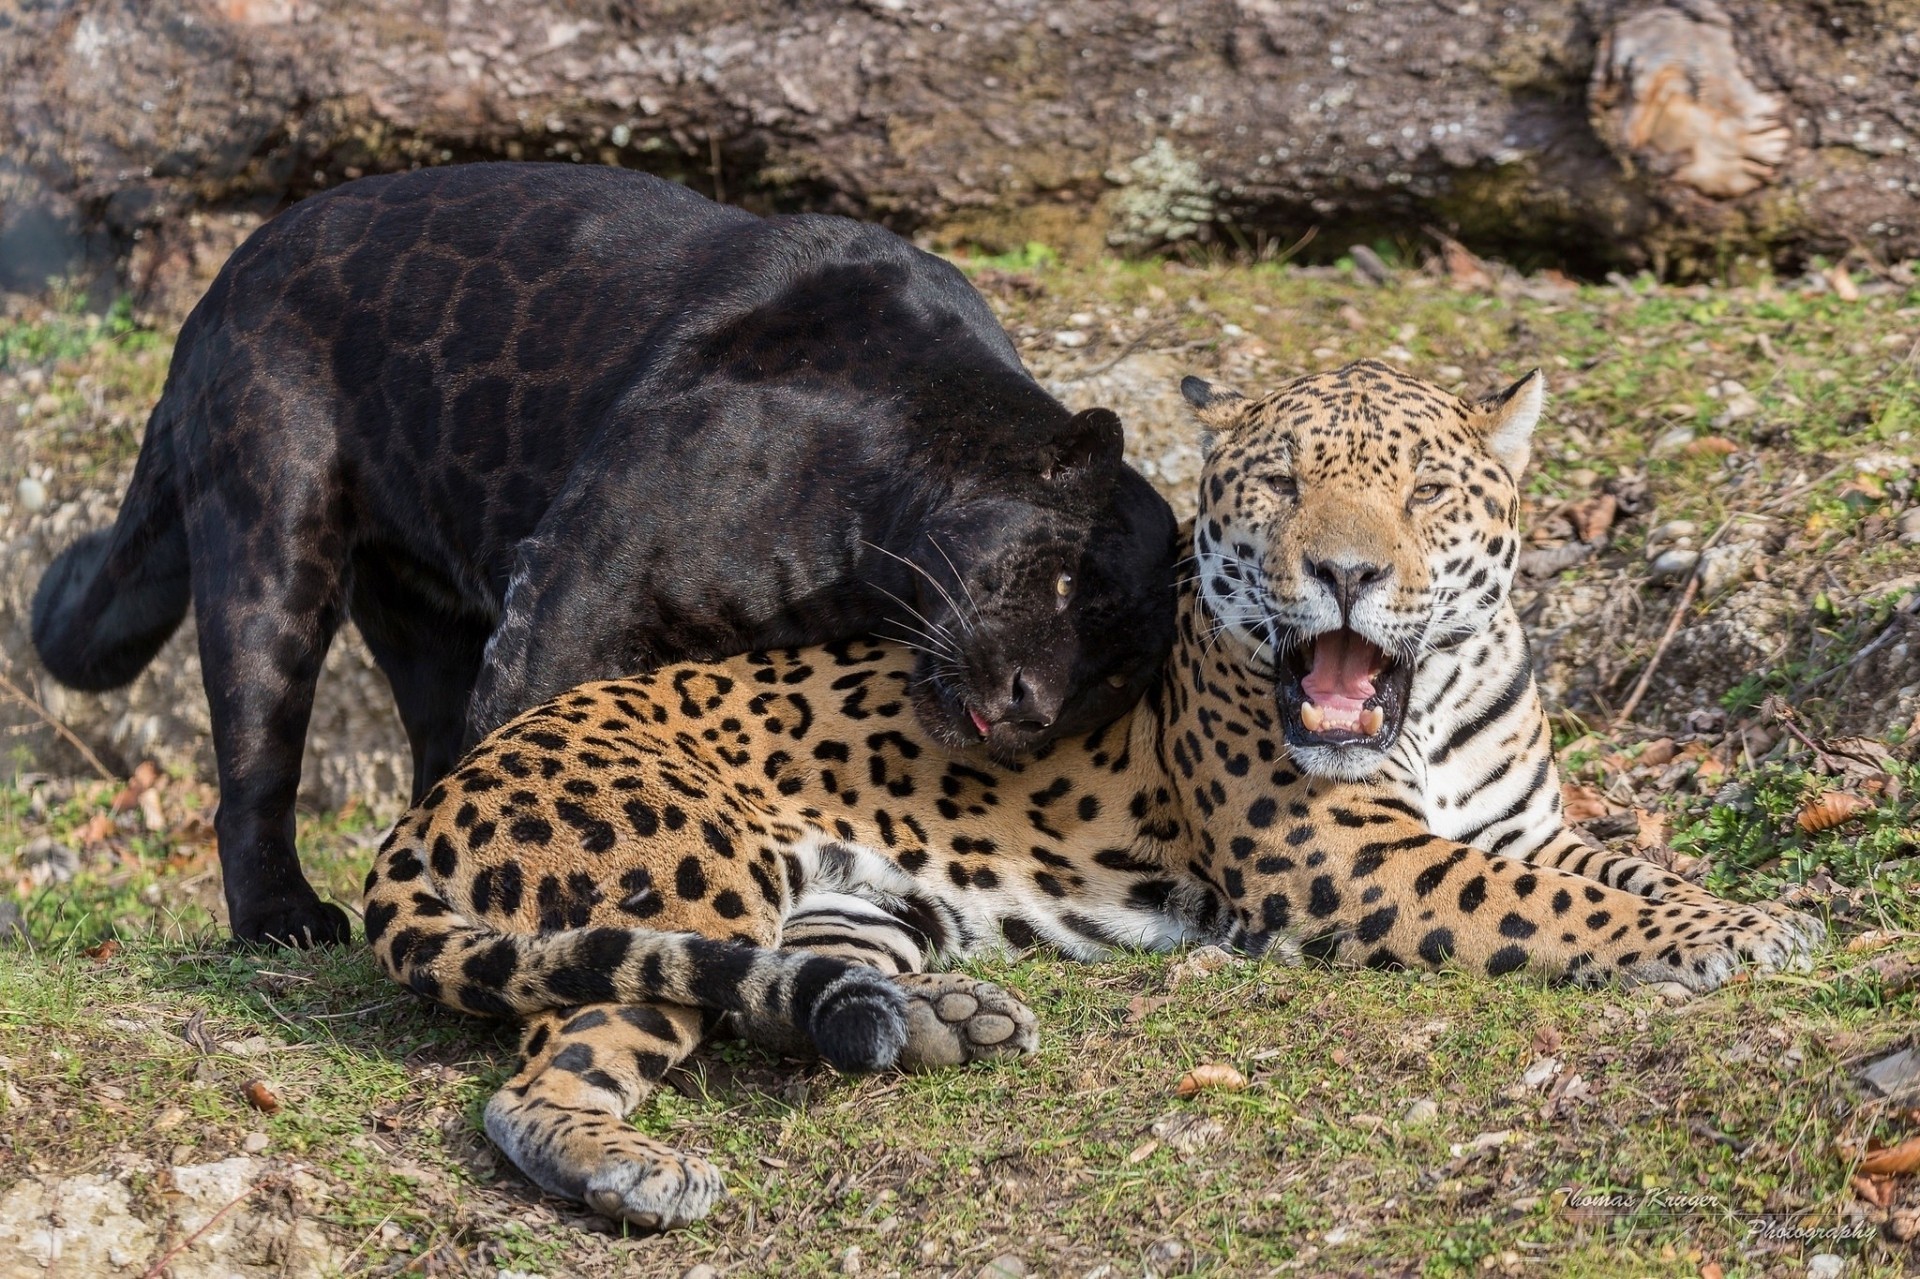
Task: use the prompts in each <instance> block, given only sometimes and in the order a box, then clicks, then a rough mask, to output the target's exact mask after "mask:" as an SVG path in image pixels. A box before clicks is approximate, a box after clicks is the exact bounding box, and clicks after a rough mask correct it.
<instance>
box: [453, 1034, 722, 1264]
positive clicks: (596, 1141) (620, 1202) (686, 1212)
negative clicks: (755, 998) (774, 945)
mask: <svg viewBox="0 0 1920 1279" xmlns="http://www.w3.org/2000/svg"><path fill="white" fill-rule="evenodd" d="M703 1033H704V1028H703V1026H702V1024H701V1014H700V1013H699V1012H697V1011H696V1010H694V1009H691V1008H682V1007H679V1006H677V1005H673V1004H589V1005H587V1006H586V1007H583V1008H573V1009H568V1010H566V1011H565V1012H555V1013H543V1014H540V1015H538V1016H536V1017H534V1018H532V1019H531V1020H530V1021H529V1022H528V1024H527V1034H526V1039H525V1040H524V1049H523V1050H524V1053H525V1061H524V1063H523V1064H522V1065H521V1067H520V1071H519V1073H518V1074H516V1075H515V1076H514V1077H513V1078H512V1079H510V1080H508V1081H507V1084H506V1086H505V1087H504V1088H502V1089H501V1090H500V1091H499V1092H498V1093H495V1094H494V1096H493V1100H491V1101H489V1102H488V1103H487V1112H486V1126H487V1135H488V1136H489V1137H491V1138H493V1140H494V1144H496V1145H497V1146H499V1147H500V1149H501V1150H502V1151H504V1152H506V1155H507V1157H508V1158H509V1159H511V1160H513V1162H514V1165H515V1166H516V1167H517V1168H519V1169H520V1171H521V1172H524V1173H525V1174H526V1175H527V1176H528V1177H530V1178H532V1179H533V1180H534V1181H535V1182H537V1183H538V1184H539V1185H540V1187H541V1188H542V1189H543V1190H547V1191H549V1192H551V1193H553V1194H556V1195H562V1196H564V1197H566V1198H569V1199H578V1200H584V1201H585V1202H586V1204H587V1205H588V1206H589V1207H591V1208H593V1209H594V1210H596V1211H598V1212H603V1213H605V1214H606V1215H607V1216H609V1217H616V1218H619V1219H620V1220H623V1221H628V1222H631V1223H633V1224H634V1225H636V1226H639V1227H641V1228H642V1229H646V1230H669V1229H672V1228H674V1227H676V1226H683V1225H685V1224H686V1223H688V1222H690V1221H697V1220H699V1219H700V1218H701V1217H704V1216H706V1215H707V1212H708V1211H709V1210H710V1209H711V1208H712V1207H713V1205H714V1203H715V1201H716V1200H718V1199H719V1198H720V1196H721V1195H722V1194H724V1193H725V1187H724V1186H723V1184H722V1183H721V1179H720V1172H719V1170H718V1169H717V1168H715V1167H714V1166H713V1165H712V1164H710V1163H708V1162H707V1161H706V1160H705V1159H702V1158H700V1157H699V1156H698V1155H689V1154H685V1153H683V1152H681V1151H678V1150H675V1149H673V1148H672V1147H671V1146H667V1145H664V1144H662V1143H660V1142H658V1141H655V1140H654V1139H653V1138H651V1137H648V1136H646V1135H645V1134H644V1133H640V1132H637V1131H635V1130H634V1129H633V1127H632V1126H630V1125H629V1124H628V1123H627V1122H626V1116H627V1115H628V1114H629V1113H630V1112H631V1111H632V1110H633V1108H634V1107H635V1106H637V1105H639V1104H640V1102H641V1101H642V1100H644V1099H645V1098H646V1096H647V1095H648V1094H649V1093H651V1092H652V1091H653V1089H654V1087H655V1085H657V1084H658V1083H659V1082H660V1078H661V1076H662V1075H664V1074H666V1072H667V1070H668V1069H669V1068H671V1067H672V1066H673V1065H674V1064H675V1063H677V1062H679V1061H681V1060H682V1059H684V1058H685V1057H686V1055H687V1054H688V1053H690V1052H692V1051H693V1050H694V1048H695V1046H697V1045H698V1044H699V1042H700V1039H701V1037H702V1035H703Z"/></svg>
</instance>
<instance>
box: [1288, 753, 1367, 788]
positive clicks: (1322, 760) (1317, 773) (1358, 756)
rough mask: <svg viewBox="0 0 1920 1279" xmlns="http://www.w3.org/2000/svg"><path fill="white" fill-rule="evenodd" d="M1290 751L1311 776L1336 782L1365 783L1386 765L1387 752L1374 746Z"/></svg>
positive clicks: (1294, 759)
mask: <svg viewBox="0 0 1920 1279" xmlns="http://www.w3.org/2000/svg"><path fill="white" fill-rule="evenodd" d="M1287 753H1288V754H1289V755H1291V756H1293V762H1294V763H1295V764H1297V765H1298V766H1299V768H1300V771H1302V772H1304V773H1306V774H1307V775H1308V776H1309V777H1324V778H1327V779H1328V780H1329V781H1336V782H1364V781H1367V780H1368V779H1369V778H1372V777H1373V776H1375V775H1376V774H1377V773H1379V772H1380V770H1381V769H1383V768H1385V767H1386V766H1387V760H1388V758H1389V756H1388V754H1387V752H1386V751H1382V750H1375V749H1374V748H1373V747H1371V746H1295V745H1293V744H1291V743H1289V744H1288V745H1287Z"/></svg>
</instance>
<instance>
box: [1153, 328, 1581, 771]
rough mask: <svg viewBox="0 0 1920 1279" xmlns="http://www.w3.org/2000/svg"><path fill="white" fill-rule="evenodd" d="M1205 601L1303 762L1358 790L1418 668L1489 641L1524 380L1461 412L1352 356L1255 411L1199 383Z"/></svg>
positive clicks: (1513, 544) (1190, 389)
mask: <svg viewBox="0 0 1920 1279" xmlns="http://www.w3.org/2000/svg"><path fill="white" fill-rule="evenodd" d="M1180 389H1181V392H1182V394H1184V395H1185V396H1186V398H1187V401H1188V403H1189V404H1191V405H1192V406H1193V408H1194V411H1195V413H1196V414H1197V416H1198V417H1199V418H1200V420H1201V422H1202V424H1203V425H1204V426H1205V427H1206V430H1207V436H1208V439H1207V445H1206V454H1207V457H1206V467H1205V471H1204V474H1203V475H1202V477H1201V485H1200V489H1201V495H1200V512H1199V517H1198V518H1197V519H1196V521H1195V524H1194V550H1195V553H1196V555H1197V557H1198V571H1199V574H1200V589H1201V592H1202V595H1203V598H1204V600H1205V603H1206V607H1207V609H1208V611H1209V612H1210V613H1211V614H1212V615H1213V618H1214V620H1215V622H1217V623H1218V624H1219V625H1220V626H1221V627H1222V628H1223V630H1224V632H1225V636H1226V638H1227V639H1228V640H1229V641H1230V642H1232V643H1234V644H1236V645H1237V646H1239V647H1240V648H1242V649H1244V650H1245V653H1246V654H1247V660H1248V661H1250V662H1251V663H1253V664H1254V665H1255V666H1256V667H1257V668H1259V669H1263V670H1267V671H1270V672H1271V673H1272V675H1273V679H1274V686H1275V694H1276V696H1277V698H1278V700H1279V707H1280V719H1281V724H1282V726H1283V728H1284V730H1285V733H1286V740H1287V745H1288V747H1289V748H1290V750H1291V751H1292V753H1293V755H1294V758H1295V759H1296V760H1297V761H1298V762H1299V764H1300V765H1301V767H1303V768H1305V769H1306V770H1307V771H1308V772H1310V773H1314V774H1317V775H1320V776H1326V777H1341V778H1349V779H1358V778H1363V777H1367V776H1369V775H1371V774H1372V773H1374V772H1376V771H1378V769H1379V768H1380V767H1381V766H1382V765H1383V764H1384V763H1385V762H1386V759H1387V756H1388V753H1389V752H1390V751H1391V750H1392V749H1393V746H1394V743H1395V742H1396V741H1397V740H1398V739H1399V736H1400V730H1401V727H1402V725H1403V724H1404V722H1405V719H1406V714H1407V709H1408V704H1409V701H1410V700H1411V696H1412V690H1413V685H1414V678H1415V675H1416V674H1417V672H1418V670H1419V667H1420V663H1421V660H1422V658H1423V657H1425V656H1426V655H1427V654H1429V653H1432V652H1434V651H1435V650H1437V649H1441V648H1445V647H1448V646H1451V645H1455V644H1458V643H1460V642H1461V641H1463V640H1466V639H1468V638H1470V637H1472V636H1474V635H1476V634H1479V633H1481V632H1483V631H1485V630H1486V629H1487V628H1488V627H1490V626H1491V625H1492V624H1493V623H1494V621H1495V619H1496V618H1497V617H1498V616H1499V613H1500V610H1501V609H1502V608H1503V607H1504V605H1505V601H1506V598H1507V591H1508V588H1509V586H1510V585H1511V583H1512V580H1513V568H1514V564H1515V562H1516V560H1517V558H1518V555H1519V544H1518V526H1517V521H1518V518H1519V505H1520V500H1519V478H1520V473H1521V471H1522V470H1524V469H1525V467H1526V464H1527V455H1528V449H1529V442H1530V440H1531V438H1532V435H1533V429H1534V426H1535V424H1536V423H1537V422H1538V421H1539V419H1540V414H1541V410H1542V408H1543V407H1544V405H1545V400H1546V383H1545V379H1544V378H1542V377H1541V375H1540V374H1539V372H1538V371H1537V370H1536V371H1535V372H1532V373H1529V374H1528V375H1527V376H1525V377H1523V378H1521V379H1520V380H1519V381H1518V382H1516V383H1514V384H1513V385H1512V386H1510V387H1508V388H1507V389H1506V390H1504V391H1502V392H1500V393H1499V394H1497V395H1494V396H1491V397H1489V398H1487V399H1484V400H1479V401H1476V402H1472V403H1469V402H1467V401H1464V400H1461V399H1460V398H1459V397H1457V396H1454V395H1451V394H1449V393H1448V392H1446V391H1443V390H1441V389H1440V388H1439V387H1436V386H1433V385H1431V384H1429V383H1426V382H1422V381H1419V380H1418V379H1415V378H1411V377H1408V376H1406V375H1405V374H1403V373H1400V372H1398V371H1396V370H1394V369H1391V368H1389V367H1387V366H1386V365H1384V364H1379V363H1376V362H1374V361H1372V360H1362V361H1360V362H1358V363H1355V364H1349V365H1347V366H1346V367H1344V368H1340V369H1336V370H1334V371H1333V372H1331V373H1321V374H1315V375H1312V376H1309V377H1302V378H1298V379H1296V380H1294V381H1292V382H1289V383H1287V384H1286V385H1284V386H1282V387H1280V388H1279V389H1278V390H1276V391H1274V392H1272V393H1271V394H1269V395H1266V396H1263V397H1261V398H1258V399H1249V398H1247V397H1245V396H1242V395H1240V394H1238V393H1237V392H1234V391H1229V390H1225V389H1222V388H1219V387H1215V386H1211V385H1209V384H1207V383H1206V382H1203V381H1201V380H1200V379H1198V378H1188V379H1186V381H1184V382H1183V383H1181V387H1180Z"/></svg>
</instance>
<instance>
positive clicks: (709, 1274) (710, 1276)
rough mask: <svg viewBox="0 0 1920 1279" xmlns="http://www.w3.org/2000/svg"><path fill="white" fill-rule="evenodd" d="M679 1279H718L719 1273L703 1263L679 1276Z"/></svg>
mask: <svg viewBox="0 0 1920 1279" xmlns="http://www.w3.org/2000/svg"><path fill="white" fill-rule="evenodd" d="M680 1279H720V1272H719V1271H718V1270H716V1269H714V1268H713V1267H712V1266H710V1265H708V1264H707V1263H706V1262H704V1261H703V1262H701V1263H700V1264H699V1265H697V1266H693V1267H691V1268H689V1269H688V1271H687V1273H685V1274H684V1275H681V1276H680Z"/></svg>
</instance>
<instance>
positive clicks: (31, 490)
mask: <svg viewBox="0 0 1920 1279" xmlns="http://www.w3.org/2000/svg"><path fill="white" fill-rule="evenodd" d="M19 494H20V507H21V509H22V510H24V511H26V513H27V514H29V515H38V514H39V513H40V512H42V511H44V510H46V509H47V486H46V485H44V484H42V483H41V482H40V481H39V480H36V479H34V478H33V477H32V476H31V475H29V476H27V478H26V479H24V480H21V481H20V488H19Z"/></svg>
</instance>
